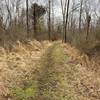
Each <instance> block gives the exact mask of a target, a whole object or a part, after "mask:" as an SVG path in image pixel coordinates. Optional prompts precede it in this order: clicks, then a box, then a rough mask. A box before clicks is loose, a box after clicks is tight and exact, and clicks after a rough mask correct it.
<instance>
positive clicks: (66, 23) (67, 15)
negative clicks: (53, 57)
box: [64, 0, 70, 43]
mask: <svg viewBox="0 0 100 100" xmlns="http://www.w3.org/2000/svg"><path fill="white" fill-rule="evenodd" d="M69 4H70V0H68V3H67V14H66V22H65V40H64V42H65V43H66V42H67V25H68V17H69Z"/></svg>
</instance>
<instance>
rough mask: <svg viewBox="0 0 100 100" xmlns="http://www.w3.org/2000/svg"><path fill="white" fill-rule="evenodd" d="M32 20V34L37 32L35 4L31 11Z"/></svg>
mask: <svg viewBox="0 0 100 100" xmlns="http://www.w3.org/2000/svg"><path fill="white" fill-rule="evenodd" d="M33 20H34V23H33V24H34V36H35V34H36V32H37V19H36V6H35V5H34V11H33Z"/></svg>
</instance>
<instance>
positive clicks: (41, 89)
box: [35, 43, 76, 100]
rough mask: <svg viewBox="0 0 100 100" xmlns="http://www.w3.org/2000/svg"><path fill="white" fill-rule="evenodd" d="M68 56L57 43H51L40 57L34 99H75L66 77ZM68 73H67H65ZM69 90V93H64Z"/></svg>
mask: <svg viewBox="0 0 100 100" xmlns="http://www.w3.org/2000/svg"><path fill="white" fill-rule="evenodd" d="M68 59H69V57H68V55H66V54H65V52H64V50H63V48H62V47H61V46H60V44H59V43H55V44H53V45H52V46H51V47H49V48H48V50H47V51H46V53H45V54H44V55H43V56H42V57H41V62H40V66H41V70H40V74H39V78H38V94H37V96H36V98H35V100H76V99H75V98H74V99H71V98H72V97H73V93H72V92H71V91H73V89H72V88H71V86H70V83H69V81H67V79H66V70H67V69H66V62H67V61H68ZM67 74H68V73H67ZM68 92H71V93H70V94H66V93H68Z"/></svg>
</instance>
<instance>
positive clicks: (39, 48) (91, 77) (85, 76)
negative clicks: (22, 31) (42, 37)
mask: <svg viewBox="0 0 100 100" xmlns="http://www.w3.org/2000/svg"><path fill="white" fill-rule="evenodd" d="M0 51H1V53H0V71H1V73H0V97H1V98H0V100H8V98H9V99H10V100H23V99H24V100H100V74H99V72H100V68H99V67H100V66H99V65H100V63H99V57H100V56H97V54H95V55H94V56H92V57H91V58H89V57H88V56H87V55H86V54H84V53H82V52H80V51H79V50H78V49H76V48H75V47H72V46H71V45H70V44H62V43H61V42H56V43H55V42H54V43H53V42H51V43H50V42H47V41H46V42H42V43H40V42H38V41H30V42H29V43H26V44H21V43H20V42H18V44H17V45H16V46H15V47H14V48H13V49H12V51H10V52H9V51H6V50H5V49H3V48H1V49H0ZM96 59H98V60H96ZM96 61H97V62H96ZM31 83H32V84H31ZM12 86H18V87H20V89H22V90H23V88H24V92H23V91H22V90H21V91H19V90H17V91H15V92H16V95H15V94H14V95H13V96H12V95H9V92H10V91H9V90H8V88H11V87H12ZM32 89H33V90H32ZM27 91H28V92H27ZM19 93H20V94H19ZM25 93H26V94H25ZM28 93H29V94H28ZM33 94H34V95H33ZM18 96H19V97H18ZM2 97H5V98H2ZM12 97H13V98H12ZM11 98H12V99H11Z"/></svg>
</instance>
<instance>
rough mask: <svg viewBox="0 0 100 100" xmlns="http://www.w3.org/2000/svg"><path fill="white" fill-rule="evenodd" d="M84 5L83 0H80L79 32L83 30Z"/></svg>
mask: <svg viewBox="0 0 100 100" xmlns="http://www.w3.org/2000/svg"><path fill="white" fill-rule="evenodd" d="M82 6H83V0H81V1H80V16H79V32H81V22H82Z"/></svg>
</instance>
